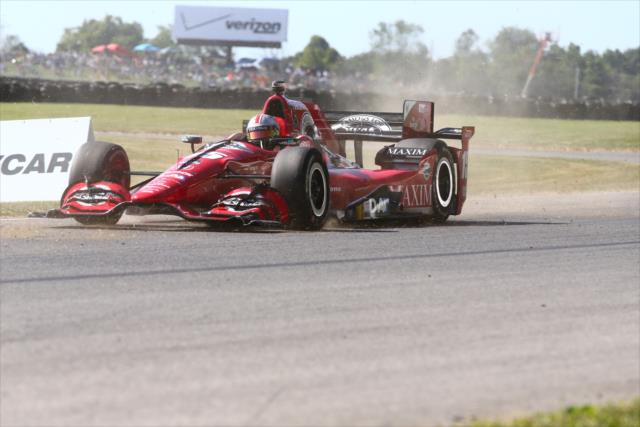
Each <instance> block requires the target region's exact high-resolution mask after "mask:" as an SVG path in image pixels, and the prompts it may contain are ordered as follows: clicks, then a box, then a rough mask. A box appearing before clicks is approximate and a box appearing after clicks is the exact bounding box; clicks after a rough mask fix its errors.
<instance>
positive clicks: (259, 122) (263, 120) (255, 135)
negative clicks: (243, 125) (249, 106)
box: [247, 114, 280, 143]
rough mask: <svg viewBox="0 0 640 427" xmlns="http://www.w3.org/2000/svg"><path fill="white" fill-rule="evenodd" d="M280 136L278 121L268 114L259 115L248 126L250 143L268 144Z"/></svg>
mask: <svg viewBox="0 0 640 427" xmlns="http://www.w3.org/2000/svg"><path fill="white" fill-rule="evenodd" d="M279 135H280V125H279V124H278V121H277V120H276V119H275V118H274V117H272V116H270V115H268V114H257V115H255V116H253V117H252V118H251V120H249V123H248V124H247V139H248V140H249V142H254V143H257V142H266V141H268V140H270V139H271V138H277V137H278V136H279Z"/></svg>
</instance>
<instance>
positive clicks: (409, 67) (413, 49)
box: [369, 20, 430, 89]
mask: <svg viewBox="0 0 640 427" xmlns="http://www.w3.org/2000/svg"><path fill="white" fill-rule="evenodd" d="M422 33H424V30H423V28H422V27H421V26H420V25H416V24H410V23H407V22H405V21H403V20H399V21H396V22H394V23H393V24H388V23H384V22H380V23H379V24H378V26H377V27H376V28H374V29H373V30H372V31H371V32H370V34H369V36H370V39H371V63H372V68H373V70H372V74H373V76H374V81H376V83H383V85H382V86H381V87H382V88H385V89H388V88H389V87H390V86H389V85H391V84H396V85H398V84H399V85H401V86H408V85H419V84H423V83H424V82H425V81H426V80H427V78H428V74H429V66H430V58H429V50H428V49H427V46H426V45H425V44H424V43H422V42H421V41H420V36H421V35H422Z"/></svg>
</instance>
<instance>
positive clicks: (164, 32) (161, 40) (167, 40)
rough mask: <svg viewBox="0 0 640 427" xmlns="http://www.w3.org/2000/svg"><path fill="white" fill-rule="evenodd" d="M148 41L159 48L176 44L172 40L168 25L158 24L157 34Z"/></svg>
mask: <svg viewBox="0 0 640 427" xmlns="http://www.w3.org/2000/svg"><path fill="white" fill-rule="evenodd" d="M149 42H150V43H151V44H154V45H155V46H158V47H161V48H164V47H169V46H175V45H176V42H174V41H173V37H171V28H170V27H169V26H168V25H159V26H158V34H157V35H156V36H155V37H154V38H152V39H151V40H149Z"/></svg>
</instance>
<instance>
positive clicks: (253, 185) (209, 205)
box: [50, 94, 473, 225]
mask: <svg viewBox="0 0 640 427" xmlns="http://www.w3.org/2000/svg"><path fill="white" fill-rule="evenodd" d="M412 102H414V101H412ZM418 106H419V107H420V108H419V111H418ZM413 107H414V108H413V110H410V111H408V112H407V111H405V114H404V116H405V117H404V122H403V127H402V134H401V135H398V138H397V139H403V138H411V137H421V136H422V137H426V136H429V135H431V134H432V133H433V129H432V126H433V104H432V103H426V102H420V101H418V103H417V104H416V105H414V106H413ZM427 107H428V108H427ZM405 108H407V106H406V105H405ZM425 109H426V110H425ZM414 110H415V111H414ZM423 110H424V111H423ZM262 112H263V113H265V114H270V115H272V116H276V117H280V118H282V119H283V121H284V123H285V128H284V129H281V136H283V137H288V138H290V139H289V140H288V142H287V143H286V144H284V145H282V146H279V147H276V148H275V149H273V150H267V149H263V148H261V147H258V146H257V145H254V144H251V143H249V142H247V140H246V137H244V135H243V134H235V135H233V136H231V137H230V138H229V139H228V140H224V141H221V142H219V143H210V144H207V145H206V146H204V147H203V148H201V149H200V150H198V151H196V152H195V153H194V154H192V155H189V156H186V157H184V158H182V159H180V160H179V161H178V162H177V163H176V164H175V165H173V166H172V167H170V168H169V169H167V170H166V171H165V172H163V173H160V174H159V175H157V176H155V177H154V178H152V179H150V180H148V181H146V182H144V183H143V184H138V185H136V186H133V187H131V188H130V189H128V188H124V187H122V186H121V185H120V184H117V183H113V182H104V181H103V182H94V183H75V184H72V185H70V186H69V187H68V188H67V189H66V191H65V192H64V194H63V196H62V201H61V208H60V209H58V210H56V212H55V213H53V214H52V215H50V216H54V217H62V216H75V217H90V216H106V215H114V214H118V213H120V212H123V211H125V210H126V211H127V212H128V213H130V214H153V213H161V214H175V215H179V216H181V217H183V218H185V219H188V220H199V221H207V222H221V221H223V222H226V221H229V220H239V221H240V222H241V223H242V224H274V225H276V224H286V223H287V220H288V208H287V202H286V201H285V199H284V197H283V196H282V195H280V193H278V192H277V191H276V190H274V189H272V188H270V187H269V175H270V172H271V167H272V165H273V161H274V159H275V157H276V156H277V154H278V152H279V151H280V150H286V149H287V145H308V146H315V147H317V148H319V149H320V150H321V151H322V152H323V155H324V158H325V162H326V165H327V168H328V172H329V183H330V209H331V211H332V212H333V213H334V214H335V215H336V216H337V217H338V218H340V219H344V220H359V219H376V218H381V217H387V216H389V217H397V216H402V215H416V214H418V215H429V214H430V212H431V208H432V205H433V201H432V200H431V199H432V194H433V191H432V188H431V186H432V185H433V176H434V173H429V172H430V171H433V170H434V168H435V167H436V161H437V152H436V150H435V149H434V150H430V151H429V152H425V153H424V154H423V155H422V156H421V158H419V160H416V161H414V163H415V164H414V166H412V167H410V168H397V169H394V168H386V169H377V170H371V169H364V168H362V167H360V166H358V165H357V164H356V163H354V162H352V161H350V160H348V159H346V158H345V157H344V156H341V155H339V154H337V153H339V152H341V151H344V150H343V147H344V140H345V139H352V138H341V137H338V136H337V134H336V133H335V132H334V131H333V130H332V127H331V123H330V122H331V121H330V120H329V119H327V117H325V114H324V113H323V112H322V111H321V110H320V108H319V107H318V106H317V105H316V104H314V103H311V102H300V101H295V100H291V99H288V98H286V97H285V96H283V95H281V94H274V95H272V96H271V97H269V98H268V99H267V100H266V102H265V104H264V107H263V110H262ZM436 135H437V134H436ZM472 135H473V128H470V127H467V128H462V130H461V134H460V137H459V138H457V139H460V140H461V147H460V148H454V147H449V150H450V152H451V153H452V155H453V158H454V165H455V167H454V168H455V175H456V182H455V189H456V191H455V206H454V208H453V210H452V212H451V214H459V213H460V212H461V210H462V206H463V204H464V201H465V199H466V187H467V172H466V170H467V152H468V144H469V139H470V138H471V136H472ZM436 137H437V136H436ZM354 139H355V138H354ZM390 204H391V205H392V206H390Z"/></svg>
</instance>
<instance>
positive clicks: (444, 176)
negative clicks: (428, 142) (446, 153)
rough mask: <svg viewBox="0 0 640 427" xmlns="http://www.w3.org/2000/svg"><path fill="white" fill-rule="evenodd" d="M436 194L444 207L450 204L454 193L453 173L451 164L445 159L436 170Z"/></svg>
mask: <svg viewBox="0 0 640 427" xmlns="http://www.w3.org/2000/svg"><path fill="white" fill-rule="evenodd" d="M436 194H437V196H438V202H440V206H442V207H444V208H446V207H447V206H449V203H451V196H452V195H453V173H452V172H451V165H449V162H447V161H446V160H444V159H443V160H441V161H440V162H439V163H438V168H437V170H436ZM443 195H444V196H445V197H443Z"/></svg>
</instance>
